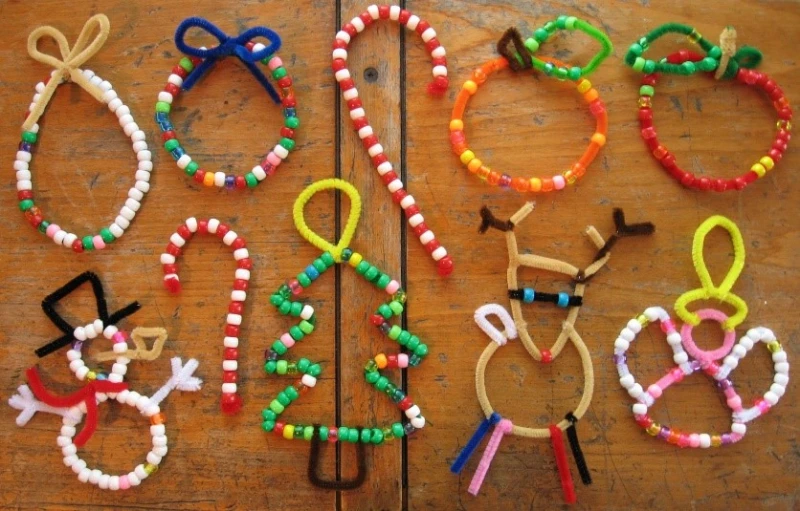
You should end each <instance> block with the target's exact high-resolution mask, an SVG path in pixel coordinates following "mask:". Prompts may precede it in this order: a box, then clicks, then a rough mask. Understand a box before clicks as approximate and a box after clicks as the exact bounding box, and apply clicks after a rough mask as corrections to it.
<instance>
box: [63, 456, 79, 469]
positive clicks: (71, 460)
mask: <svg viewBox="0 0 800 511" xmlns="http://www.w3.org/2000/svg"><path fill="white" fill-rule="evenodd" d="M77 462H78V457H77V456H75V455H74V454H70V455H69V456H64V465H66V466H68V467H71V466H72V465H74V464H75V463H77Z"/></svg>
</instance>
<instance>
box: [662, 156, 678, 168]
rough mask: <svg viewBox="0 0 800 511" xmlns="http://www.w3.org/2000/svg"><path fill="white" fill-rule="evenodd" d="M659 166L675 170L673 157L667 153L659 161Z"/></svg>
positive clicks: (675, 165)
mask: <svg viewBox="0 0 800 511" xmlns="http://www.w3.org/2000/svg"><path fill="white" fill-rule="evenodd" d="M661 165H663V166H664V168H665V169H671V168H676V167H677V164H676V162H675V155H674V154H672V153H667V154H666V156H664V157H663V158H662V159H661Z"/></svg>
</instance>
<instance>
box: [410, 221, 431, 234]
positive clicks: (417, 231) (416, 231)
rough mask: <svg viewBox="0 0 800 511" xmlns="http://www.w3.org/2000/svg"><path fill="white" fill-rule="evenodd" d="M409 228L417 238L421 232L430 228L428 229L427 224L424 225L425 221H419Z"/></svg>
mask: <svg viewBox="0 0 800 511" xmlns="http://www.w3.org/2000/svg"><path fill="white" fill-rule="evenodd" d="M411 230H412V231H413V232H414V234H415V235H416V236H417V238H419V237H420V236H422V234H423V233H425V232H427V231H429V230H430V229H428V226H427V225H425V222H420V223H419V224H418V225H417V226H416V227H412V228H411Z"/></svg>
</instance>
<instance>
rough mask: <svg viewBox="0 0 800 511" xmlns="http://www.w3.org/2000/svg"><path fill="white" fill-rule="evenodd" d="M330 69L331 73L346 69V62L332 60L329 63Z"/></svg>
mask: <svg viewBox="0 0 800 511" xmlns="http://www.w3.org/2000/svg"><path fill="white" fill-rule="evenodd" d="M331 67H332V68H333V72H334V73H335V72H336V71H341V70H342V69H344V68H346V67H347V62H345V61H344V59H333V62H331Z"/></svg>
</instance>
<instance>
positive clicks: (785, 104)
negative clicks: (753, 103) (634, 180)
mask: <svg viewBox="0 0 800 511" xmlns="http://www.w3.org/2000/svg"><path fill="white" fill-rule="evenodd" d="M668 33H678V34H683V35H685V36H686V37H687V38H688V40H689V41H691V42H692V43H694V44H696V45H697V46H699V47H700V48H701V49H702V50H703V51H704V52H705V55H703V54H700V53H697V52H693V51H688V50H680V51H677V52H675V53H672V54H670V55H668V56H667V57H666V58H664V59H661V60H660V61H653V60H649V59H645V58H644V56H643V55H644V53H645V52H646V51H647V50H648V48H649V46H650V44H651V43H652V42H653V41H655V40H656V39H658V38H659V37H661V36H663V35H664V34H668ZM720 40H721V41H720V46H717V45H714V44H713V43H711V42H709V41H708V40H706V39H705V38H704V37H703V36H702V35H700V33H699V32H697V30H695V29H694V28H692V27H690V26H688V25H683V24H680V23H667V24H664V25H661V26H660V27H658V28H656V29H655V30H653V31H652V32H650V33H649V34H647V35H645V36H644V37H642V38H641V39H639V41H637V42H636V43H634V44H633V45H631V47H630V48H629V49H628V52H627V54H626V55H625V62H626V63H627V64H628V65H630V66H631V67H632V68H633V69H634V70H636V71H641V72H643V73H645V76H644V77H643V78H642V85H641V87H640V89H639V124H640V128H641V135H642V139H643V140H644V141H645V144H646V145H647V148H648V150H649V151H650V153H651V154H652V155H653V157H654V158H655V159H656V160H658V162H659V163H660V164H661V166H662V167H663V168H664V170H666V171H667V173H668V174H669V175H670V176H672V177H673V178H674V179H675V180H677V181H678V182H680V183H681V184H682V185H683V186H685V187H687V188H696V189H699V190H703V191H706V190H714V191H717V192H724V191H728V190H742V189H743V188H745V187H746V186H747V185H749V184H750V183H752V182H754V181H756V180H757V179H759V178H761V177H764V176H765V175H766V173H767V172H769V171H770V170H772V168H773V167H774V166H775V165H776V164H777V163H778V162H779V161H780V160H781V158H783V153H784V152H785V151H786V149H787V147H788V144H789V140H791V138H792V136H791V131H792V115H793V111H792V107H791V105H790V104H789V100H788V99H786V96H785V95H784V93H783V90H782V89H781V88H780V87H779V86H778V85H777V84H776V83H775V81H774V80H772V79H771V78H770V77H769V76H768V75H767V74H766V73H761V72H759V71H755V70H754V69H753V68H755V67H756V66H757V65H758V64H759V63H760V62H761V58H762V56H761V52H759V51H758V50H757V49H755V48H751V47H749V46H743V47H741V48H739V49H738V50H737V49H736V42H735V41H736V31H735V30H734V29H733V28H731V27H728V28H726V29H725V30H724V31H723V32H722V36H721V37H720ZM698 72H704V73H706V74H708V75H710V76H713V77H714V78H716V79H718V80H719V79H725V80H732V79H734V78H735V79H736V81H738V82H739V83H742V84H745V85H748V86H755V87H758V88H759V89H761V90H762V91H764V93H765V94H766V95H767V96H768V97H769V99H770V101H772V106H773V107H774V108H775V111H776V112H777V114H778V121H777V123H776V128H777V133H776V135H775V140H774V141H773V143H772V147H770V149H769V151H767V154H766V155H764V156H762V157H761V158H759V159H758V161H756V162H755V163H754V164H753V165H752V166H751V167H750V170H748V171H747V172H745V173H744V174H742V175H741V176H739V177H736V178H732V179H723V178H711V177H698V176H696V175H694V174H693V173H691V172H688V171H686V170H683V169H681V168H680V167H678V164H677V162H676V160H675V155H674V154H672V153H671V152H670V151H669V149H667V147H666V146H665V145H663V144H662V143H661V142H660V141H659V139H658V133H657V132H656V129H655V126H654V125H653V109H652V104H653V97H654V96H655V85H656V83H657V81H658V76H659V75H658V73H673V74H678V75H682V76H690V75H693V74H695V73H698Z"/></svg>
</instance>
